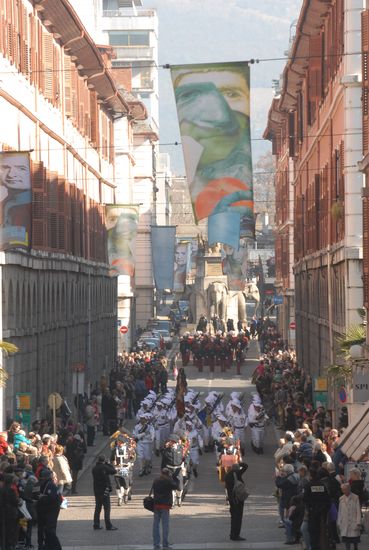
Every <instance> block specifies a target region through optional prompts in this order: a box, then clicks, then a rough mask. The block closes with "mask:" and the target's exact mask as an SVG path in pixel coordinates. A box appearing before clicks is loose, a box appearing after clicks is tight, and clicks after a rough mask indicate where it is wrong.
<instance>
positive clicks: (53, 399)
mask: <svg viewBox="0 0 369 550" xmlns="http://www.w3.org/2000/svg"><path fill="white" fill-rule="evenodd" d="M62 403H63V399H62V397H61V395H60V393H57V392H54V393H50V395H49V397H48V398H47V404H48V405H49V407H50V409H52V408H53V407H54V406H55V408H56V409H59V408H60V407H61V406H62Z"/></svg>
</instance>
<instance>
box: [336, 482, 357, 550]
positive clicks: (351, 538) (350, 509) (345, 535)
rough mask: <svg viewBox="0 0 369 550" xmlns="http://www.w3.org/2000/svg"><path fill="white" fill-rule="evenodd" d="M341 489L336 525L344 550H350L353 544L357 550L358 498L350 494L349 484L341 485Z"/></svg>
mask: <svg viewBox="0 0 369 550" xmlns="http://www.w3.org/2000/svg"><path fill="white" fill-rule="evenodd" d="M341 489H342V492H343V495H342V496H341V498H340V501H339V507H338V517H337V525H338V527H339V530H340V533H341V537H342V542H344V543H345V546H346V550H350V549H351V544H353V548H354V550H358V544H359V542H360V529H361V509H360V502H359V497H358V496H357V495H355V494H354V493H352V492H351V487H350V484H349V483H343V484H342V485H341Z"/></svg>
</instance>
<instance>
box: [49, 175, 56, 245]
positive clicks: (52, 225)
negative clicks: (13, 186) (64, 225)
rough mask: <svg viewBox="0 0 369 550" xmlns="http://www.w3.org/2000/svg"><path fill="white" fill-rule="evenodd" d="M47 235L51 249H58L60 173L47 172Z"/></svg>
mask: <svg viewBox="0 0 369 550" xmlns="http://www.w3.org/2000/svg"><path fill="white" fill-rule="evenodd" d="M47 225H48V227H47V237H48V246H49V248H51V250H57V249H58V174H57V172H48V173H47Z"/></svg>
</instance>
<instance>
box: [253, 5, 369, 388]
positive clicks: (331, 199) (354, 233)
mask: <svg viewBox="0 0 369 550" xmlns="http://www.w3.org/2000/svg"><path fill="white" fill-rule="evenodd" d="M362 4H363V2H362V1H361V0H332V1H331V2H322V1H318V0H311V1H307V0H305V1H304V3H303V6H302V9H301V13H300V17H299V20H298V24H297V29H296V36H295V38H294V41H293V44H292V46H291V51H290V55H289V60H288V62H287V64H286V67H285V69H284V72H283V76H282V82H281V90H280V95H279V96H278V97H276V98H275V99H274V100H273V103H272V106H271V109H270V112H269V118H268V126H267V129H266V131H265V136H264V137H265V138H266V139H270V140H271V141H272V143H273V152H274V154H275V155H276V167H277V174H276V189H277V192H276V196H277V207H276V208H277V220H278V236H277V245H276V246H277V251H276V269H277V280H278V283H277V284H278V286H279V288H280V291H281V292H282V293H283V295H284V304H283V308H284V310H285V309H286V302H288V300H289V301H291V300H292V298H291V296H289V295H290V294H292V293H291V290H292V289H293V287H294V295H295V326H296V347H297V352H298V358H299V362H300V364H301V366H302V367H303V368H305V369H306V370H307V371H308V372H310V374H312V375H313V376H314V377H319V376H324V374H325V367H327V366H328V365H332V364H334V362H335V359H336V351H337V338H338V337H339V336H340V335H342V334H343V333H344V332H345V330H346V329H347V328H348V327H349V326H350V325H352V324H355V323H357V322H358V321H359V316H358V313H357V309H358V308H361V307H362V305H363V293H362V233H363V231H362V199H361V191H362V182H363V178H362V174H361V173H360V171H359V167H358V162H359V161H360V159H361V158H362V137H361V128H362V100H361V94H362V92H361V84H360V82H361V72H362V69H361V55H360V49H361V48H360V34H361V33H360V26H361V9H362ZM292 241H293V246H292ZM292 268H293V276H292ZM280 307H281V306H280ZM283 308H282V309H283ZM290 312H291V308H290V307H289V309H288V311H287V312H286V311H284V317H285V316H286V315H287V313H288V314H290ZM284 317H283V318H284ZM290 322H291V321H290ZM292 323H293V321H292ZM285 325H286V323H285ZM292 326H293V325H292ZM282 328H283V327H282ZM284 328H285V327H284Z"/></svg>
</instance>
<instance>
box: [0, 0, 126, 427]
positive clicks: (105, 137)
mask: <svg viewBox="0 0 369 550" xmlns="http://www.w3.org/2000/svg"><path fill="white" fill-rule="evenodd" d="M0 78H1V84H0V116H1V120H2V124H1V127H0V146H1V150H2V151H3V152H4V151H25V152H29V156H30V166H31V191H32V203H31V205H30V208H31V215H32V218H31V219H32V228H31V236H30V246H29V249H28V250H21V249H19V248H16V247H14V249H9V250H3V251H2V252H0V259H1V261H0V265H1V277H0V280H1V286H2V316H1V321H2V327H1V332H2V335H1V338H2V339H6V340H9V341H11V342H13V343H14V344H16V345H17V346H18V348H19V353H17V354H16V355H14V356H12V357H9V358H7V359H5V360H4V366H5V368H6V369H7V371H8V374H9V379H8V383H7V387H6V391H5V410H6V413H7V416H8V417H13V416H14V413H15V411H14V398H15V396H16V394H17V393H19V392H26V393H30V394H31V404H32V411H31V412H32V415H33V418H34V417H35V415H36V414H37V415H38V416H39V415H43V414H45V412H46V408H47V396H48V395H49V394H50V393H51V392H55V391H56V392H62V393H63V394H64V395H65V396H66V397H68V398H69V399H72V396H73V394H75V392H76V388H75V387H74V388H73V376H74V375H73V371H74V370H77V369H81V368H82V369H83V370H84V375H81V377H82V378H84V385H83V388H82V387H80V391H83V390H88V388H89V387H90V385H93V384H95V383H97V382H98V381H99V379H100V377H101V375H102V373H103V371H104V369H109V368H111V366H112V365H113V364H114V361H115V355H116V284H117V283H116V279H115V278H111V277H110V276H109V269H108V265H107V249H106V230H105V226H104V207H103V205H104V204H106V203H111V202H114V201H115V185H114V163H113V161H114V129H113V124H114V121H115V120H116V119H118V118H121V117H126V116H127V115H128V112H129V106H128V104H127V103H126V102H125V101H124V99H123V97H122V96H121V95H120V94H119V93H118V90H117V88H116V86H115V84H114V82H113V79H112V77H111V75H110V74H109V71H107V70H106V69H105V66H104V62H103V58H102V56H101V55H100V53H99V51H98V49H97V48H96V46H95V45H94V43H93V42H92V40H91V39H90V37H89V35H88V34H87V33H86V32H85V29H84V27H83V26H82V24H81V22H80V20H79V19H78V18H77V16H76V13H75V12H74V10H73V9H72V7H71V5H70V3H69V2H67V1H66V0H62V1H60V0H41V1H29V0H0ZM3 154H4V153H3ZM3 169H4V166H2V170H3ZM2 187H4V184H2ZM3 208H4V207H3ZM1 409H2V407H1Z"/></svg>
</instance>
